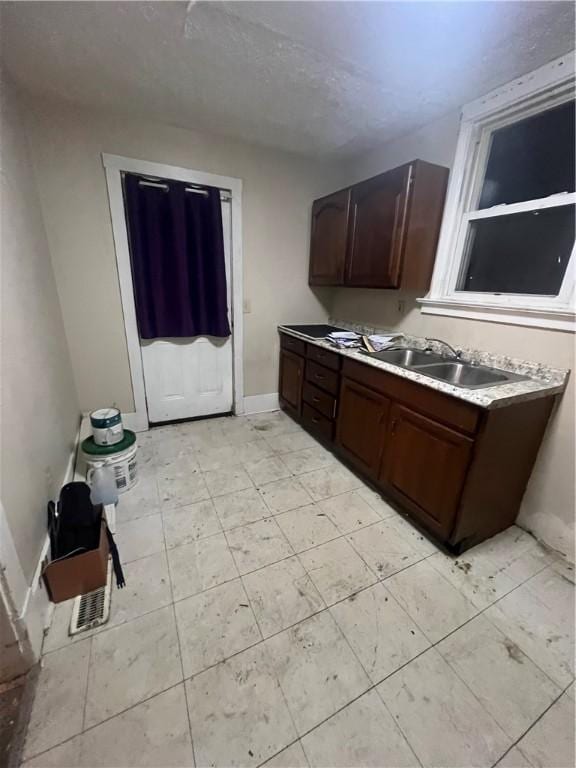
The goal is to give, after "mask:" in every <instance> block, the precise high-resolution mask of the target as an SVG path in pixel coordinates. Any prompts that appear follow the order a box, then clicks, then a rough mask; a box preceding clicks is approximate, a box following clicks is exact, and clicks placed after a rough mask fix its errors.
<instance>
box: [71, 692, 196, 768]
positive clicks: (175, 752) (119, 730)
mask: <svg viewBox="0 0 576 768" xmlns="http://www.w3.org/2000/svg"><path fill="white" fill-rule="evenodd" d="M81 765H82V766H85V767H86V768H132V767H133V766H134V768H136V766H138V768H139V767H140V766H149V767H150V768H152V767H153V766H162V768H183V767H184V766H190V768H193V766H194V757H193V754H192V742H191V739H190V728H189V725H188V711H187V707H186V698H185V694H184V686H183V685H182V684H181V685H177V686H175V687H174V688H170V689H169V690H167V691H164V693H160V694H158V695H157V696H154V697H153V698H151V699H148V701H144V702H142V704H138V706H136V707H132V708H131V709H129V710H127V711H126V712H124V713H122V714H121V715H117V716H116V717H113V718H112V719H111V720H108V721H106V722H105V723H102V724H101V725H98V726H96V728H93V729H91V730H89V731H86V733H84V735H83V736H82V762H81Z"/></svg>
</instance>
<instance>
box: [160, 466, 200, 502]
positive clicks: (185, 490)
mask: <svg viewBox="0 0 576 768" xmlns="http://www.w3.org/2000/svg"><path fill="white" fill-rule="evenodd" d="M158 490H159V492H160V501H161V502H162V506H163V508H166V507H185V506H187V505H188V504H194V502H196V501H203V500H204V499H207V498H208V497H209V493H208V489H207V487H206V482H205V480H204V476H203V475H202V473H201V472H200V471H199V470H196V469H192V468H191V467H190V465H189V463H188V462H187V461H185V460H184V461H178V462H177V463H176V464H174V465H172V464H171V465H170V466H169V467H166V468H165V469H164V470H162V471H160V470H159V471H158Z"/></svg>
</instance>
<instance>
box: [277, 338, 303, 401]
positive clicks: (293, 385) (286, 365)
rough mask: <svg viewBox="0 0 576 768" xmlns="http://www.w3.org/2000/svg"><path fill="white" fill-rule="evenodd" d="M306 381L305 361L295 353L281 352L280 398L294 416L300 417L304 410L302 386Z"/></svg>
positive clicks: (282, 350)
mask: <svg viewBox="0 0 576 768" xmlns="http://www.w3.org/2000/svg"><path fill="white" fill-rule="evenodd" d="M303 381H304V361H303V360H302V358H301V357H300V356H299V355H295V354H294V352H289V351H288V350H287V349H281V350H280V389H279V396H280V400H281V401H282V404H283V405H284V407H285V408H286V410H288V411H290V413H291V414H292V415H293V416H299V415H300V413H301V410H302V384H303Z"/></svg>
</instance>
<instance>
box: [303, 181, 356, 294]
mask: <svg viewBox="0 0 576 768" xmlns="http://www.w3.org/2000/svg"><path fill="white" fill-rule="evenodd" d="M349 215H350V190H349V189H344V190H342V191H341V192H335V193H334V194H333V195H328V196H327V197H322V198H320V200H316V201H315V202H314V204H313V206H312V232H311V235H310V274H309V282H310V285H342V284H343V282H344V269H345V263H346V246H347V243H348V219H349Z"/></svg>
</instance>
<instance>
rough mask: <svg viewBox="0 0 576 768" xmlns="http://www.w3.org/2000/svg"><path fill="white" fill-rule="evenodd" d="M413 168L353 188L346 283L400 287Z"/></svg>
mask: <svg viewBox="0 0 576 768" xmlns="http://www.w3.org/2000/svg"><path fill="white" fill-rule="evenodd" d="M411 174H412V166H411V165H408V166H401V167H400V168H395V169H394V170H393V171H388V172H387V173H383V174H382V175H381V176H376V177H375V178H373V179H369V180H368V181H365V182H362V183H361V184H357V185H356V186H355V187H353V188H352V195H351V200H350V237H349V240H348V253H347V263H346V284H347V285H355V286H359V287H365V288H398V287H399V285H400V273H401V266H402V252H403V247H404V241H405V234H406V217H407V211H408V192H409V188H410V179H411Z"/></svg>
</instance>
